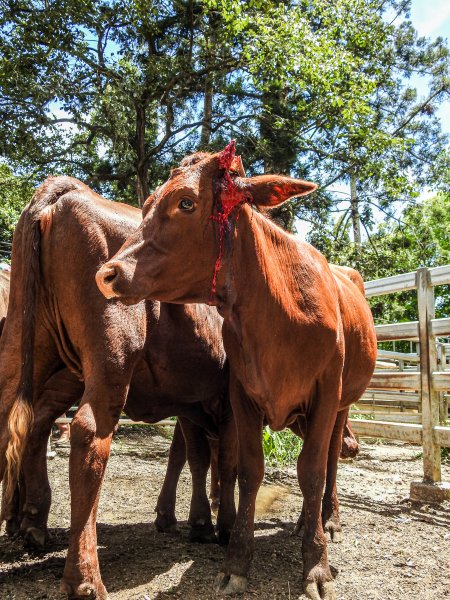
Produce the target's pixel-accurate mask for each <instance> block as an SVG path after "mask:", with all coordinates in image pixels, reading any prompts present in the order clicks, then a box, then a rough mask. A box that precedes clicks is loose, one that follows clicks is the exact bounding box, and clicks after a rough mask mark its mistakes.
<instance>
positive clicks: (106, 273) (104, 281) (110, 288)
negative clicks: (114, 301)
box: [95, 261, 132, 299]
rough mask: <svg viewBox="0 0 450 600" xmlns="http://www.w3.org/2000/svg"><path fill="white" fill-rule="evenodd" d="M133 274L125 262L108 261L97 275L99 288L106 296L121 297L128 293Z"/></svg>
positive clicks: (96, 279)
mask: <svg viewBox="0 0 450 600" xmlns="http://www.w3.org/2000/svg"><path fill="white" fill-rule="evenodd" d="M131 278H132V274H131V273H129V270H128V269H127V268H126V267H125V266H124V264H123V263H121V262H119V261H117V262H107V263H105V264H104V265H103V267H101V268H100V269H99V270H98V271H97V274H96V276H95V281H96V282H97V286H98V289H99V290H100V291H101V293H102V294H103V295H104V296H105V298H108V299H109V298H121V297H123V296H124V295H128V294H127V291H128V288H129V284H130V282H131Z"/></svg>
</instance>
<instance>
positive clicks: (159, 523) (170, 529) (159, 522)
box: [155, 514, 180, 534]
mask: <svg viewBox="0 0 450 600" xmlns="http://www.w3.org/2000/svg"><path fill="white" fill-rule="evenodd" d="M155 527H156V531H159V533H172V534H175V533H180V530H179V528H178V523H177V520H176V519H175V517H169V516H168V515H160V514H158V516H157V517H156V519H155Z"/></svg>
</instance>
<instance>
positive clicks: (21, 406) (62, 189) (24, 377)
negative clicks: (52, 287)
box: [4, 177, 84, 500]
mask: <svg viewBox="0 0 450 600" xmlns="http://www.w3.org/2000/svg"><path fill="white" fill-rule="evenodd" d="M82 187H84V186H83V184H82V183H81V182H80V181H78V180H76V179H72V178H71V177H49V178H47V180H46V181H45V182H44V183H43V185H42V186H41V187H40V188H39V189H38V190H37V191H36V193H35V194H34V196H33V199H32V200H31V202H30V204H29V205H28V206H27V207H26V208H25V210H24V213H23V214H22V218H21V221H22V222H21V224H20V225H21V233H22V236H21V238H22V239H21V247H19V248H16V249H15V250H16V252H19V253H20V260H19V261H18V262H19V263H20V264H19V265H14V256H13V269H16V268H17V269H18V273H17V274H16V273H15V272H14V271H13V272H12V277H15V276H20V272H21V275H22V281H21V287H22V290H21V310H20V315H21V320H22V322H21V332H22V334H21V335H22V339H21V372H20V379H19V385H18V388H17V393H16V399H15V401H14V404H13V406H12V408H11V411H10V413H9V418H8V431H9V439H8V445H7V448H6V472H5V477H4V486H5V495H6V499H7V500H9V499H11V498H12V495H13V493H14V489H15V487H16V485H17V483H18V481H19V474H20V469H21V464H22V458H23V454H24V450H25V446H26V442H27V438H28V436H29V434H30V432H31V429H32V427H33V421H34V413H33V374H34V344H35V332H36V317H35V311H36V304H37V295H38V290H39V283H40V254H41V218H42V216H43V213H44V211H45V209H48V208H49V207H50V206H51V205H52V204H54V203H55V202H57V200H58V199H59V198H60V197H61V196H62V195H63V194H65V193H67V192H69V191H72V190H75V189H80V188H82ZM13 252H14V247H13Z"/></svg>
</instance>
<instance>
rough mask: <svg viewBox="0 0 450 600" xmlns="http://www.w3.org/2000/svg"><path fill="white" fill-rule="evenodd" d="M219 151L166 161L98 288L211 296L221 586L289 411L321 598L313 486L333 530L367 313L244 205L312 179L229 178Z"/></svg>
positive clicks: (278, 199)
mask: <svg viewBox="0 0 450 600" xmlns="http://www.w3.org/2000/svg"><path fill="white" fill-rule="evenodd" d="M227 155H228V156H230V147H227V149H225V151H224V152H223V153H221V154H220V155H210V156H209V157H206V158H204V159H202V160H200V162H198V163H196V164H194V165H190V166H187V167H185V168H181V169H176V171H174V172H173V173H172V176H171V178H170V179H169V180H168V181H167V182H166V183H165V184H164V185H163V186H161V187H160V188H159V189H158V191H157V193H156V194H155V195H154V196H153V197H152V201H151V203H149V204H148V205H147V206H146V207H144V214H145V218H144V221H143V223H142V225H141V227H140V228H139V229H138V230H137V231H136V232H135V233H134V234H133V235H132V236H130V238H129V239H128V240H127V242H126V243H125V244H124V246H123V247H122V249H121V250H120V252H119V253H117V254H116V255H115V256H114V257H113V258H112V259H110V261H109V262H108V263H106V264H105V265H104V266H103V267H102V269H101V270H100V271H99V272H98V274H97V283H98V285H99V287H100V289H101V290H102V292H103V293H104V294H105V296H106V297H109V298H112V297H117V298H122V299H124V300H126V301H128V300H136V299H140V298H152V299H160V300H164V301H167V302H175V303H182V302H203V303H212V304H214V305H216V306H217V307H218V309H219V312H220V313H221V314H222V315H223V317H224V326H223V337H224V343H225V348H226V352H227V356H228V358H229V361H230V368H231V378H230V393H231V401H232V407H233V412H234V417H235V420H236V424H237V429H238V437H239V467H238V472H239V484H240V492H241V493H240V502H239V510H238V514H237V518H236V521H235V525H234V528H233V532H232V535H231V539H230V545H229V547H228V553H227V560H226V562H225V565H224V567H223V569H222V574H221V578H220V580H219V589H220V591H221V592H223V593H227V594H232V593H236V592H240V591H243V590H244V589H245V587H246V584H247V579H246V575H247V572H248V569H249V566H250V562H251V557H252V553H253V516H254V504H255V498H256V492H257V490H258V487H259V485H260V482H261V480H262V476H263V455H262V449H261V430H262V426H263V423H264V421H267V422H268V423H269V424H270V425H271V427H272V428H274V429H281V428H283V427H284V426H286V425H288V424H290V423H293V422H294V420H295V419H296V418H297V419H298V420H299V421H300V422H301V423H302V426H301V428H302V430H303V431H304V432H305V443H304V446H303V450H302V453H301V455H300V457H299V462H298V478H299V484H300V487H301V490H302V493H303V495H304V528H305V531H304V535H303V548H302V552H303V577H304V584H305V592H306V594H307V595H308V597H310V598H313V599H317V598H326V599H331V598H334V597H335V592H334V585H333V581H332V580H333V578H332V575H331V571H330V568H329V564H328V559H327V552H326V541H325V537H324V532H323V526H322V523H321V519H320V514H321V498H322V492H323V488H324V485H325V484H326V488H327V490H328V492H329V494H328V496H327V491H326V494H325V497H328V498H331V499H332V501H331V502H330V505H327V504H324V506H323V507H322V517H323V520H324V523H323V525H325V526H326V527H327V528H329V529H330V531H333V529H334V528H335V526H336V520H335V516H336V515H335V506H336V502H335V475H336V468H337V460H338V456H339V450H340V446H341V439H342V432H343V428H344V425H345V421H346V415H347V413H348V408H349V406H350V405H351V404H352V403H353V402H355V401H357V400H358V399H359V397H360V396H361V394H362V393H363V392H364V390H365V388H366V386H367V384H368V382H369V381H370V378H371V375H372V372H373V369H374V365H375V358H376V337H375V332H374V327H373V320H372V316H371V313H370V310H369V307H368V305H367V302H366V300H365V298H364V296H363V293H362V290H361V286H360V285H359V284H358V282H357V279H358V277H356V279H355V281H356V283H354V281H352V277H349V275H348V273H343V272H342V271H341V270H340V269H336V268H333V269H331V268H330V266H329V265H328V263H327V261H326V260H325V258H324V257H323V256H322V255H321V254H320V253H319V252H318V251H317V250H316V249H314V248H313V247H311V246H310V245H309V244H307V243H305V242H302V241H300V240H298V239H296V238H295V237H294V236H292V235H290V234H287V233H286V232H284V231H283V230H281V229H280V228H279V227H277V226H276V225H275V224H273V223H272V222H270V221H269V220H267V219H266V218H265V217H264V216H263V215H261V214H259V213H258V212H257V211H255V210H254V209H253V208H252V206H251V204H255V205H261V206H274V205H277V204H280V203H282V202H283V201H285V200H287V199H289V198H290V197H294V196H296V195H303V194H306V193H308V191H311V190H313V189H314V187H315V186H314V184H309V183H308V182H303V181H298V180H295V179H291V178H289V177H282V176H270V175H264V176H260V177H254V178H248V179H245V178H240V177H236V176H235V175H233V174H231V172H230V173H227V170H226V167H224V166H223V165H224V164H225V163H226V160H224V159H225V158H226V157H227ZM214 265H216V266H215V267H214ZM216 276H217V277H216ZM216 279H217V281H216ZM331 488H333V489H334V492H333V493H330V489H331Z"/></svg>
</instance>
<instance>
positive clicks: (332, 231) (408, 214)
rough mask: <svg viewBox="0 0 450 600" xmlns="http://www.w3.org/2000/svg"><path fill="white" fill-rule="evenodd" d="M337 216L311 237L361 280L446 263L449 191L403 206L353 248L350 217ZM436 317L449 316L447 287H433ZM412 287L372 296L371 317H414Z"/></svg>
mask: <svg viewBox="0 0 450 600" xmlns="http://www.w3.org/2000/svg"><path fill="white" fill-rule="evenodd" d="M344 220H345V219H344V217H343V216H341V217H340V218H339V219H337V220H335V221H331V220H330V221H329V223H328V226H327V227H324V228H323V229H322V230H321V232H320V235H317V233H316V232H312V234H311V241H312V243H313V244H314V245H316V246H318V247H319V248H320V249H321V250H322V251H323V252H324V254H325V255H326V256H327V258H328V259H329V260H330V261H331V262H333V263H336V264H341V265H347V266H353V267H357V268H359V270H360V272H361V274H362V276H363V277H364V279H365V280H366V281H369V280H371V279H379V278H382V277H388V276H390V275H397V274H400V273H408V272H411V271H415V270H416V269H418V268H419V267H437V266H442V265H446V264H450V193H440V194H438V195H436V196H434V197H433V198H430V199H429V200H426V201H423V202H417V203H414V204H410V205H409V206H407V207H406V208H405V209H404V211H403V213H402V215H401V217H400V218H398V219H396V220H394V219H387V220H386V221H384V222H382V223H380V224H379V225H378V227H377V229H376V231H375V232H374V233H373V235H372V236H371V237H370V239H366V240H363V241H362V243H361V247H360V249H359V250H358V251H357V250H356V248H355V246H354V245H353V244H352V243H351V237H350V232H349V230H350V227H351V224H350V222H348V221H347V222H346V223H344V222H343V221H344ZM435 293H436V316H437V317H447V316H449V315H450V289H449V286H447V285H446V286H439V287H437V288H436V292H435ZM416 300H417V297H416V294H415V293H414V292H402V293H398V294H389V295H388V296H381V297H379V298H371V299H370V304H371V306H372V312H373V315H374V318H375V320H376V321H378V322H384V323H392V322H399V321H410V320H414V319H417V302H416Z"/></svg>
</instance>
